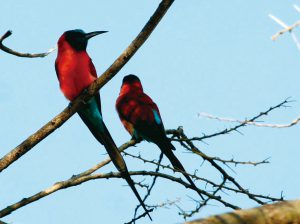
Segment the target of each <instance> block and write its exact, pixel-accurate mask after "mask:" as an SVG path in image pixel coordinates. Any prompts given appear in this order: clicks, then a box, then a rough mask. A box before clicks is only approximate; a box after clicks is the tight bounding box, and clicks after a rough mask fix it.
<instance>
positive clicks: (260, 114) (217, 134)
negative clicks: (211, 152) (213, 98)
mask: <svg viewBox="0 0 300 224" xmlns="http://www.w3.org/2000/svg"><path fill="white" fill-rule="evenodd" d="M289 102H291V101H289V98H287V99H285V100H284V101H282V102H281V103H279V104H277V105H276V106H273V107H270V108H269V109H268V110H266V111H264V112H260V113H259V114H258V115H256V116H254V117H252V118H251V119H249V120H248V121H249V122H254V121H256V120H257V119H258V118H260V117H263V116H266V115H268V114H269V113H270V112H271V111H273V110H275V109H278V108H280V107H284V106H286V104H287V103H289ZM246 125H247V124H245V123H242V124H238V125H236V126H234V127H232V128H226V129H224V130H222V131H219V132H216V133H213V134H209V135H206V134H204V135H203V136H201V137H193V138H189V139H186V138H182V137H181V138H179V139H175V138H172V140H173V141H179V142H181V141H186V140H188V141H203V140H204V139H207V138H212V137H216V136H219V135H225V134H229V133H231V132H233V131H238V129H240V128H241V127H244V126H246ZM167 133H168V134H173V135H175V136H176V135H178V134H179V135H180V133H178V130H168V131H167Z"/></svg>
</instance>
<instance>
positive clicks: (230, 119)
mask: <svg viewBox="0 0 300 224" xmlns="http://www.w3.org/2000/svg"><path fill="white" fill-rule="evenodd" d="M199 116H200V117H205V118H208V119H214V120H218V121H222V122H237V123H240V124H247V125H254V126H257V127H267V128H289V127H292V126H294V125H296V124H298V123H299V122H300V116H298V117H297V118H296V119H294V120H293V121H291V122H290V123H288V124H266V123H258V122H254V121H249V120H238V119H234V118H224V117H217V116H215V115H211V114H208V113H199Z"/></svg>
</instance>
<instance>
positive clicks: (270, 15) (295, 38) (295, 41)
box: [269, 6, 300, 50]
mask: <svg viewBox="0 0 300 224" xmlns="http://www.w3.org/2000/svg"><path fill="white" fill-rule="evenodd" d="M294 8H295V9H296V10H297V11H299V7H298V6H294ZM269 17H270V18H271V19H272V20H274V21H275V22H276V23H277V24H279V25H280V26H282V27H283V28H284V29H283V30H280V31H279V32H277V33H276V34H274V35H273V36H272V38H271V39H272V40H274V41H275V40H276V39H277V38H278V37H279V36H281V35H282V34H284V33H286V32H289V33H290V34H291V36H292V39H293V41H294V43H295V44H296V46H297V48H298V50H300V42H299V40H298V38H297V36H296V34H295V33H294V32H293V30H294V29H295V28H296V27H298V26H299V25H300V21H298V22H296V23H294V24H293V25H291V26H288V25H287V24H286V23H284V22H283V21H282V20H281V19H279V18H277V17H276V16H274V15H272V14H269Z"/></svg>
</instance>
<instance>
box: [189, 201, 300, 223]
mask: <svg viewBox="0 0 300 224" xmlns="http://www.w3.org/2000/svg"><path fill="white" fill-rule="evenodd" d="M299 223H300V200H296V201H285V202H279V203H275V204H270V205H264V206H261V207H257V208H252V209H247V210H237V211H234V212H230V213H226V214H222V215H216V216H211V217H209V218H206V219H198V220H194V221H190V222H186V224H299Z"/></svg>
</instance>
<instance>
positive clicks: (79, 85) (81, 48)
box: [55, 29, 152, 220]
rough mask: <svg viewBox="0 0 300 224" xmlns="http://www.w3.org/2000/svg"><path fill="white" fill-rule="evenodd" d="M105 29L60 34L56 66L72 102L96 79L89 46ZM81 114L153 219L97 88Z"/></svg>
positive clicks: (65, 91)
mask: <svg viewBox="0 0 300 224" xmlns="http://www.w3.org/2000/svg"><path fill="white" fill-rule="evenodd" d="M106 32H107V31H95V32H90V33H85V32H84V31H83V30H80V29H75V30H69V31H66V32H64V33H63V34H62V35H61V37H60V38H59V40H58V53H57V58H56V60H55V70H56V74H57V78H58V81H59V86H60V89H61V91H62V93H63V94H64V96H65V97H66V98H67V99H68V100H69V101H70V102H72V101H73V100H74V99H75V98H76V97H77V96H78V95H80V93H81V92H84V91H86V88H87V87H88V86H89V85H90V84H91V83H92V82H93V81H94V80H96V79H97V72H96V69H95V66H94V64H93V62H92V60H91V58H90V57H89V55H88V53H87V51H86V49H87V44H88V40H89V39H90V38H92V37H94V36H96V35H99V34H103V33H106ZM78 114H79V116H80V118H81V119H82V121H83V122H84V123H85V125H86V126H87V127H88V129H89V130H90V132H91V133H92V134H93V136H94V137H95V138H96V139H97V140H98V141H99V142H100V143H101V144H103V145H104V147H105V149H106V151H107V153H108V155H109V156H110V158H111V160H112V162H113V164H114V165H115V167H116V168H117V169H118V171H119V172H120V173H121V177H122V178H124V179H125V180H126V181H127V183H128V185H129V186H130V188H131V189H132V191H133V192H134V194H135V196H136V197H137V199H138V201H139V203H140V204H141V206H142V207H143V208H144V210H145V213H146V214H147V215H148V217H149V218H150V220H152V218H151V216H150V214H149V211H148V210H147V208H146V206H145V204H144V202H143V200H142V199H141V197H140V195H139V193H138V191H137V190H136V188H135V186H134V182H133V180H132V179H131V177H130V175H129V173H128V169H127V166H126V163H125V161H124V159H123V157H122V155H121V154H120V152H119V150H118V147H117V146H116V144H115V142H114V141H113V138H112V137H111V135H110V133H109V131H108V129H107V127H106V125H105V124H104V122H103V117H102V112H101V101H100V93H99V92H98V93H97V94H96V95H95V96H93V97H92V98H91V99H90V100H89V101H88V102H84V104H83V106H82V107H81V108H80V109H79V110H78Z"/></svg>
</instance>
